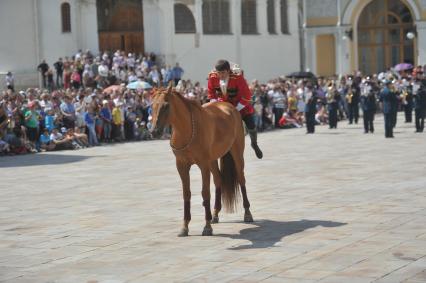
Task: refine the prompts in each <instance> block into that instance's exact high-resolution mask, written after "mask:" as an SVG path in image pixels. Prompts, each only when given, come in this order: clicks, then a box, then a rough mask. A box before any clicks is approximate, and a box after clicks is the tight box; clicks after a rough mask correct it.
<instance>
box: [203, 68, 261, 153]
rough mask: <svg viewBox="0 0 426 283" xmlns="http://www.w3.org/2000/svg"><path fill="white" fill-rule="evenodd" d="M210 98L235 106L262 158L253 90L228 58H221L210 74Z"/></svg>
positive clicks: (253, 145)
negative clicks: (252, 103) (232, 66)
mask: <svg viewBox="0 0 426 283" xmlns="http://www.w3.org/2000/svg"><path fill="white" fill-rule="evenodd" d="M208 98H209V99H210V102H214V101H226V102H229V103H231V104H232V105H234V106H235V108H236V109H237V110H238V111H239V112H240V114H241V117H242V119H243V121H244V123H245V124H246V127H247V129H248V132H249V135H250V139H251V147H252V148H253V149H254V152H255V153H256V156H257V158H259V159H261V158H262V157H263V153H262V151H261V150H260V148H259V146H258V145H257V130H256V126H255V122H254V108H253V106H252V105H251V92H250V90H249V88H248V85H247V82H246V80H245V79H244V76H243V75H242V74H240V73H237V72H233V71H232V70H231V66H230V64H229V62H228V61H226V60H219V61H218V62H217V63H216V66H215V70H214V71H212V72H211V73H210V74H209V79H208Z"/></svg>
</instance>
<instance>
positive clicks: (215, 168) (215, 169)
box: [210, 160, 222, 223]
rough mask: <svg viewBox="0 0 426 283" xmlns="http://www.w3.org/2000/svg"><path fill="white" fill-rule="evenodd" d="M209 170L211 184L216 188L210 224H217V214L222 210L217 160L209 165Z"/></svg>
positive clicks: (220, 181) (220, 180)
mask: <svg viewBox="0 0 426 283" xmlns="http://www.w3.org/2000/svg"><path fill="white" fill-rule="evenodd" d="M210 170H211V172H212V174H213V182H214V185H215V187H216V192H215V201H214V210H213V218H212V223H219V212H220V210H221V209H222V198H221V197H222V196H221V186H222V184H221V183H222V179H221V176H220V171H219V165H218V163H217V160H215V161H213V162H212V163H211V164H210Z"/></svg>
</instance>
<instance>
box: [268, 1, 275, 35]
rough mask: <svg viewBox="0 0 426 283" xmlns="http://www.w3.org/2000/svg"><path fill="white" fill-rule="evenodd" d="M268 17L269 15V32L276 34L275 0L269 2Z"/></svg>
mask: <svg viewBox="0 0 426 283" xmlns="http://www.w3.org/2000/svg"><path fill="white" fill-rule="evenodd" d="M266 12H267V17H268V32H269V33H270V34H276V33H277V31H276V30H275V0H268V2H267V11H266Z"/></svg>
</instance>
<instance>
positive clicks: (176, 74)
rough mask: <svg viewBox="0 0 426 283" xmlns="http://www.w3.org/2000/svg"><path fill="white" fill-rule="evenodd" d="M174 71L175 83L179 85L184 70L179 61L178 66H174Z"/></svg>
mask: <svg viewBox="0 0 426 283" xmlns="http://www.w3.org/2000/svg"><path fill="white" fill-rule="evenodd" d="M172 72H173V78H174V80H175V85H177V84H178V82H179V81H180V80H181V79H182V76H183V73H184V71H183V69H182V68H181V67H180V66H179V63H176V66H174V67H173V69H172Z"/></svg>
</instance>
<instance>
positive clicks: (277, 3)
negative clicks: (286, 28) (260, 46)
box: [274, 0, 281, 34]
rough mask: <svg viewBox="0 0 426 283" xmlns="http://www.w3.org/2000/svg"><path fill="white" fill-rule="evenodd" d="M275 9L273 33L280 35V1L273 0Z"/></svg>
mask: <svg viewBox="0 0 426 283" xmlns="http://www.w3.org/2000/svg"><path fill="white" fill-rule="evenodd" d="M274 1H275V2H274V8H275V32H276V33H277V34H281V0H274Z"/></svg>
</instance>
